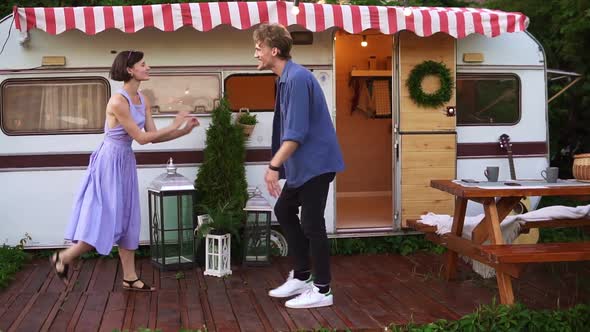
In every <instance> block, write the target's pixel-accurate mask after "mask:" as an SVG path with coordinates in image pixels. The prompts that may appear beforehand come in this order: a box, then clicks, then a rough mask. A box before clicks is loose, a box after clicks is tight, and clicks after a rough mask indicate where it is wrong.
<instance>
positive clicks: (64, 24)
mask: <svg viewBox="0 0 590 332" xmlns="http://www.w3.org/2000/svg"><path fill="white" fill-rule="evenodd" d="M292 7H293V3H291V2H284V1H266V2H209V3H203V2H201V3H176V4H159V5H141V6H104V7H55V8H40V7H36V8H30V7H28V8H25V7H23V8H19V7H15V10H14V14H15V18H16V28H17V29H19V30H20V31H28V30H31V29H40V30H43V31H45V32H47V33H49V34H52V35H55V34H59V33H62V32H64V31H68V30H72V29H78V30H80V31H82V32H84V33H86V34H89V35H93V34H96V33H99V32H102V31H104V30H107V29H119V30H121V31H124V32H127V33H133V32H136V31H138V30H141V29H143V28H146V27H155V28H157V29H160V30H162V31H175V30H177V29H178V28H181V27H183V26H192V27H193V28H195V29H196V30H199V31H208V30H211V29H213V28H215V27H216V26H218V25H220V24H225V25H231V26H233V27H234V28H237V29H241V30H244V29H248V28H250V27H252V26H254V25H256V24H259V23H262V22H270V23H280V24H283V25H286V26H290V25H293V24H298V25H300V26H302V27H304V28H306V29H307V30H310V31H314V32H316V31H323V30H326V29H329V28H332V27H338V28H340V29H343V30H345V31H347V32H349V33H361V32H362V31H364V30H367V29H376V30H379V31H381V32H382V33H384V34H393V33H396V32H398V31H401V30H404V29H405V30H410V31H413V32H414V33H416V34H417V35H419V36H430V35H432V34H434V33H437V32H444V33H446V34H449V35H451V36H453V37H455V38H463V37H465V36H467V35H470V34H472V33H478V34H482V35H485V36H488V37H495V36H498V35H500V34H502V33H506V32H519V31H524V30H525V29H526V27H527V26H528V24H529V19H528V17H526V16H525V15H523V14H521V13H508V12H502V11H497V10H489V9H479V8H443V7H412V8H411V10H412V15H409V16H405V15H404V14H403V7H386V6H351V5H326V4H316V3H300V4H299V8H300V13H299V15H296V16H295V15H293V14H291V8H292Z"/></svg>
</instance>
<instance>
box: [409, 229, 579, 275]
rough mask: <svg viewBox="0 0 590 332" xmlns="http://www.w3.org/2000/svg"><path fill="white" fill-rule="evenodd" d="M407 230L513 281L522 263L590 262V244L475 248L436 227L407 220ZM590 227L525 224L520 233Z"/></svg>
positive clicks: (483, 246)
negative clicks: (438, 231)
mask: <svg viewBox="0 0 590 332" xmlns="http://www.w3.org/2000/svg"><path fill="white" fill-rule="evenodd" d="M406 224H407V226H408V227H410V228H413V229H414V230H417V231H420V232H423V233H426V234H427V236H426V239H428V240H430V241H432V242H434V243H437V244H440V245H443V246H445V247H447V248H449V249H451V250H454V251H457V252H461V253H462V254H463V255H466V256H469V257H471V258H472V259H475V260H477V261H480V262H482V263H484V264H488V265H490V266H491V267H493V268H495V269H500V270H503V271H504V272H505V273H508V274H509V275H511V276H513V277H518V274H519V273H520V269H519V268H518V267H517V266H515V265H517V264H523V263H548V262H571V261H584V260H590V242H576V243H569V242H568V243H536V244H501V245H472V246H470V245H469V244H468V243H467V242H470V241H469V240H468V239H464V238H453V237H451V238H447V236H445V235H444V234H443V235H437V234H436V230H437V227H436V226H432V225H426V224H423V223H421V222H419V221H418V220H416V219H408V220H406ZM588 225H590V219H564V220H546V221H530V222H525V223H524V225H522V227H521V232H526V231H528V230H529V229H531V228H544V227H554V228H557V227H577V226H578V227H579V226H588Z"/></svg>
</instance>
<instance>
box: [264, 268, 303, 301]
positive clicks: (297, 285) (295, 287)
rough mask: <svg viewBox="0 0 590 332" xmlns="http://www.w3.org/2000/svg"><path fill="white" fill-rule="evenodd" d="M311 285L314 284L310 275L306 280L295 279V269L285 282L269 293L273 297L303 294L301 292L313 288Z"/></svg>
mask: <svg viewBox="0 0 590 332" xmlns="http://www.w3.org/2000/svg"><path fill="white" fill-rule="evenodd" d="M311 286H312V279H311V277H309V279H307V280H305V281H302V280H299V279H295V278H294V277H293V271H291V272H289V277H288V278H287V281H285V283H284V284H282V285H280V286H279V287H277V288H275V289H271V290H270V291H268V295H269V296H272V297H279V298H283V297H289V296H293V295H297V294H301V293H303V292H305V291H307V290H309V289H311Z"/></svg>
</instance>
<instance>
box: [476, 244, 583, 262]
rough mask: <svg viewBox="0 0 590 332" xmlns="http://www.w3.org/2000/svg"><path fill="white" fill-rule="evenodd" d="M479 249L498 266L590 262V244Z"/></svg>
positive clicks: (527, 245) (520, 245)
mask: <svg viewBox="0 0 590 332" xmlns="http://www.w3.org/2000/svg"><path fill="white" fill-rule="evenodd" d="M479 249H480V251H481V252H482V253H484V254H486V255H487V256H488V259H489V260H490V261H492V262H494V263H496V264H503V263H511V264H518V263H548V262H573V261H586V260H590V242H575V243H570V242H567V243H537V244H501V245H483V246H480V247H479Z"/></svg>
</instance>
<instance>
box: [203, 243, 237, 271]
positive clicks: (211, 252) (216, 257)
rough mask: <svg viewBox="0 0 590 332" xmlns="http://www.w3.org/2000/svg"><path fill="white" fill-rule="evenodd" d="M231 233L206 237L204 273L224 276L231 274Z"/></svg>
mask: <svg viewBox="0 0 590 332" xmlns="http://www.w3.org/2000/svg"><path fill="white" fill-rule="evenodd" d="M230 254H231V234H223V235H214V234H207V236H206V237H205V272H204V273H203V274H205V275H209V276H215V277H223V276H226V275H230V274H231V255H230Z"/></svg>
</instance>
